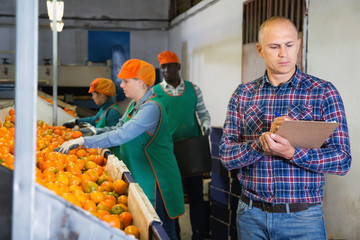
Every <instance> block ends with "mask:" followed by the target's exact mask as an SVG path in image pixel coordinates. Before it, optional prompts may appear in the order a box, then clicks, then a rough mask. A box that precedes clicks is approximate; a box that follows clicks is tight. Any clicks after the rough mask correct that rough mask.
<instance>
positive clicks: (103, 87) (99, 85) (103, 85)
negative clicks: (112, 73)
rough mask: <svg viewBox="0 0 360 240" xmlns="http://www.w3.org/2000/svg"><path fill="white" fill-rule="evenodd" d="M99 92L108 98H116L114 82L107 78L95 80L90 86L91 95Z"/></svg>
mask: <svg viewBox="0 0 360 240" xmlns="http://www.w3.org/2000/svg"><path fill="white" fill-rule="evenodd" d="M92 92H98V93H102V94H104V95H107V96H110V97H112V96H114V95H115V92H116V88H115V85H114V83H113V81H112V80H110V79H106V78H95V79H94V80H93V81H92V82H91V85H90V88H89V93H92Z"/></svg>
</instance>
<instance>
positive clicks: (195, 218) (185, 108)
mask: <svg viewBox="0 0 360 240" xmlns="http://www.w3.org/2000/svg"><path fill="white" fill-rule="evenodd" d="M158 60H159V64H160V70H161V73H162V75H163V78H164V79H163V81H162V82H160V83H159V84H158V85H156V86H155V87H154V93H155V94H156V95H157V96H158V97H159V98H160V99H161V100H162V103H163V105H164V107H165V112H166V115H167V119H168V122H169V129H170V133H171V134H172V138H173V141H174V144H175V146H176V144H177V141H181V142H183V141H185V140H189V139H192V138H194V137H195V138H196V137H197V136H199V135H201V134H205V135H209V134H210V133H211V125H210V115H209V112H208V111H207V109H206V107H205V104H204V101H203V97H202V93H201V90H200V88H199V87H198V86H196V85H195V84H193V83H191V82H189V81H185V80H183V79H182V78H181V77H180V74H179V71H180V69H181V64H180V61H179V58H178V56H177V55H176V54H175V53H174V52H171V51H164V52H162V53H160V54H159V55H158ZM197 116H198V118H199V120H200V123H199V122H198V120H197ZM196 139H199V138H196ZM202 139H205V138H202ZM205 140H206V141H207V140H208V139H205ZM191 141H192V140H191ZM184 151H194V150H188V149H185V150H184ZM195 151H199V152H201V150H200V149H197V148H196V149H195ZM185 160H187V161H191V162H192V163H193V165H194V166H195V165H196V164H195V162H196V159H185ZM178 161H181V160H180V157H179V158H178ZM209 164H210V162H209ZM179 165H180V166H181V165H184V164H179ZM185 165H186V166H187V165H188V164H185ZM194 169H200V168H199V167H196V168H194ZM180 170H181V173H182V180H183V185H184V188H185V193H187V196H188V198H189V207H190V222H191V227H192V239H193V240H194V239H204V238H205V237H206V236H207V233H206V232H205V226H206V225H205V223H206V222H208V219H206V208H205V206H206V205H205V202H204V196H203V176H202V174H203V173H205V172H200V171H198V172H193V173H192V172H191V173H185V171H182V169H180ZM206 171H208V170H206ZM177 235H178V237H179V236H180V226H179V224H178V222H177Z"/></svg>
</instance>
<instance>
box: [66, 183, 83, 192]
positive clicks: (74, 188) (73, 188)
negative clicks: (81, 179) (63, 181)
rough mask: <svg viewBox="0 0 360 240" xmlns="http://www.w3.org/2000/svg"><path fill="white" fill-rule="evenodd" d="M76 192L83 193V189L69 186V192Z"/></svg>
mask: <svg viewBox="0 0 360 240" xmlns="http://www.w3.org/2000/svg"><path fill="white" fill-rule="evenodd" d="M75 191H81V192H82V189H81V187H80V186H78V185H71V186H69V192H75Z"/></svg>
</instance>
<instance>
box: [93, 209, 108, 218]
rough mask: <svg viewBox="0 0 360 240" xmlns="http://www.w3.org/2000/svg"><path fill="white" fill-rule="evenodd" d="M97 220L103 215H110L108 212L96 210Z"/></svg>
mask: <svg viewBox="0 0 360 240" xmlns="http://www.w3.org/2000/svg"><path fill="white" fill-rule="evenodd" d="M96 213H97V216H98V218H101V217H102V216H104V215H110V213H109V211H106V210H104V209H98V210H96Z"/></svg>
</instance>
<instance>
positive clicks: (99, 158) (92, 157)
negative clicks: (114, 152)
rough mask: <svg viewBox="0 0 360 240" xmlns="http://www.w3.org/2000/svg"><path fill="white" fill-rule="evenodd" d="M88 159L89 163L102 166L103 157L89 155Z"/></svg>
mask: <svg viewBox="0 0 360 240" xmlns="http://www.w3.org/2000/svg"><path fill="white" fill-rule="evenodd" d="M89 158H90V159H91V161H93V162H95V163H96V164H97V165H100V166H103V165H104V157H103V156H101V155H90V156H89Z"/></svg>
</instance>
